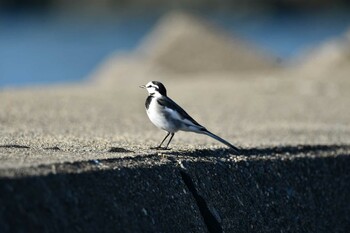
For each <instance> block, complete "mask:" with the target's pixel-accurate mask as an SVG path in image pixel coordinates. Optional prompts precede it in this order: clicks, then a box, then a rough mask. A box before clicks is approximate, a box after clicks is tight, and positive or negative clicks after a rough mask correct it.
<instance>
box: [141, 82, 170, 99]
mask: <svg viewBox="0 0 350 233" xmlns="http://www.w3.org/2000/svg"><path fill="white" fill-rule="evenodd" d="M140 87H141V88H145V89H146V90H147V91H148V94H150V95H154V94H155V95H157V94H160V95H164V96H166V89H165V86H164V85H163V84H162V83H161V82H158V81H151V82H149V83H147V84H146V85H142V86H140Z"/></svg>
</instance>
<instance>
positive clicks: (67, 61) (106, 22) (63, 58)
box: [0, 11, 350, 88]
mask: <svg viewBox="0 0 350 233" xmlns="http://www.w3.org/2000/svg"><path fill="white" fill-rule="evenodd" d="M203 15H204V16H205V17H207V18H208V19H209V20H211V21H213V22H214V23H217V24H219V25H221V26H222V27H224V28H226V29H228V30H229V32H231V33H232V34H235V35H238V36H240V37H241V38H243V39H246V40H248V41H250V42H252V43H255V44H257V45H258V46H260V47H262V48H263V49H264V50H265V51H268V52H271V53H272V54H274V55H275V56H277V57H280V58H281V59H284V60H288V59H290V58H293V57H294V56H295V55H297V54H298V53H300V52H301V51H303V50H304V49H305V48H308V47H311V46H315V45H317V44H319V43H321V42H323V41H324V40H327V39H329V38H330V37H336V36H339V35H341V34H342V33H344V31H345V30H346V29H347V28H348V27H349V26H350V14H348V12H346V11H340V12H339V11H336V12H332V11H331V12H327V13H314V14H310V13H309V12H308V13H297V14H295V13H293V14H288V13H286V12H284V13H283V14H281V13H274V14H261V15H259V14H255V15H245V16H237V15H234V14H228V13H226V14H225V13H220V14H215V13H210V14H203ZM158 17H159V15H157V14H154V15H152V14H149V15H145V14H144V15H127V16H126V15H114V16H113V17H111V16H105V17H101V16H100V17H97V16H95V17H86V16H72V15H69V16H67V15H60V14H45V15H42V14H39V15H38V14H25V15H23V14H18V15H16V14H3V13H2V14H0V88H3V87H7V86H26V85H37V84H54V83H64V82H77V81H79V80H82V79H83V78H86V77H87V76H88V75H89V74H90V72H91V71H93V70H94V69H95V68H96V66H97V65H98V64H99V63H101V62H102V61H103V60H104V58H106V56H108V55H109V54H111V53H114V52H116V51H130V50H132V49H134V48H135V47H136V46H137V45H138V44H139V42H140V41H141V39H142V38H143V37H144V36H145V35H146V34H147V33H148V32H149V31H150V30H151V29H152V27H153V26H154V24H155V23H156V21H157V19H158Z"/></svg>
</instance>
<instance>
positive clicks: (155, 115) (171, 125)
mask: <svg viewBox="0 0 350 233" xmlns="http://www.w3.org/2000/svg"><path fill="white" fill-rule="evenodd" d="M168 110H169V109H167V110H165V109H164V108H163V107H162V106H160V105H159V104H158V102H157V100H156V98H153V99H152V101H151V103H150V105H149V107H148V109H147V110H146V111H147V115H148V118H149V119H150V120H151V122H152V123H153V124H154V125H155V126H157V127H158V128H160V129H163V130H165V131H168V132H171V133H174V132H176V131H178V130H179V129H178V127H177V126H176V124H175V123H176V122H174V120H173V119H172V117H171V115H170V114H169V111H168Z"/></svg>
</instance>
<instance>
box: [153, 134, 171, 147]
mask: <svg viewBox="0 0 350 233" xmlns="http://www.w3.org/2000/svg"><path fill="white" fill-rule="evenodd" d="M169 135H170V133H169V132H168V134H167V135H166V136H165V138H164V139H163V141H162V142H161V143H160V144H159V146H157V147H153V148H151V149H161V148H162V144H163V142H164V141H165V139H167V138H168V137H169Z"/></svg>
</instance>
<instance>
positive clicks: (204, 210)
mask: <svg viewBox="0 0 350 233" xmlns="http://www.w3.org/2000/svg"><path fill="white" fill-rule="evenodd" d="M180 174H181V178H182V180H183V182H184V183H185V185H186V186H187V188H188V190H189V191H190V192H191V193H192V195H193V197H194V199H195V200H196V203H197V206H198V208H199V212H200V213H201V215H202V217H203V220H204V223H205V225H206V226H207V229H208V231H209V232H210V233H222V232H223V231H222V227H221V225H220V223H219V220H218V219H217V218H216V217H215V215H214V214H213V213H212V212H211V211H210V209H209V207H208V204H207V202H206V201H205V199H204V198H203V197H202V196H201V195H200V194H198V192H197V189H196V187H195V185H194V183H193V181H192V178H191V176H190V175H189V174H187V173H186V172H184V171H180Z"/></svg>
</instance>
